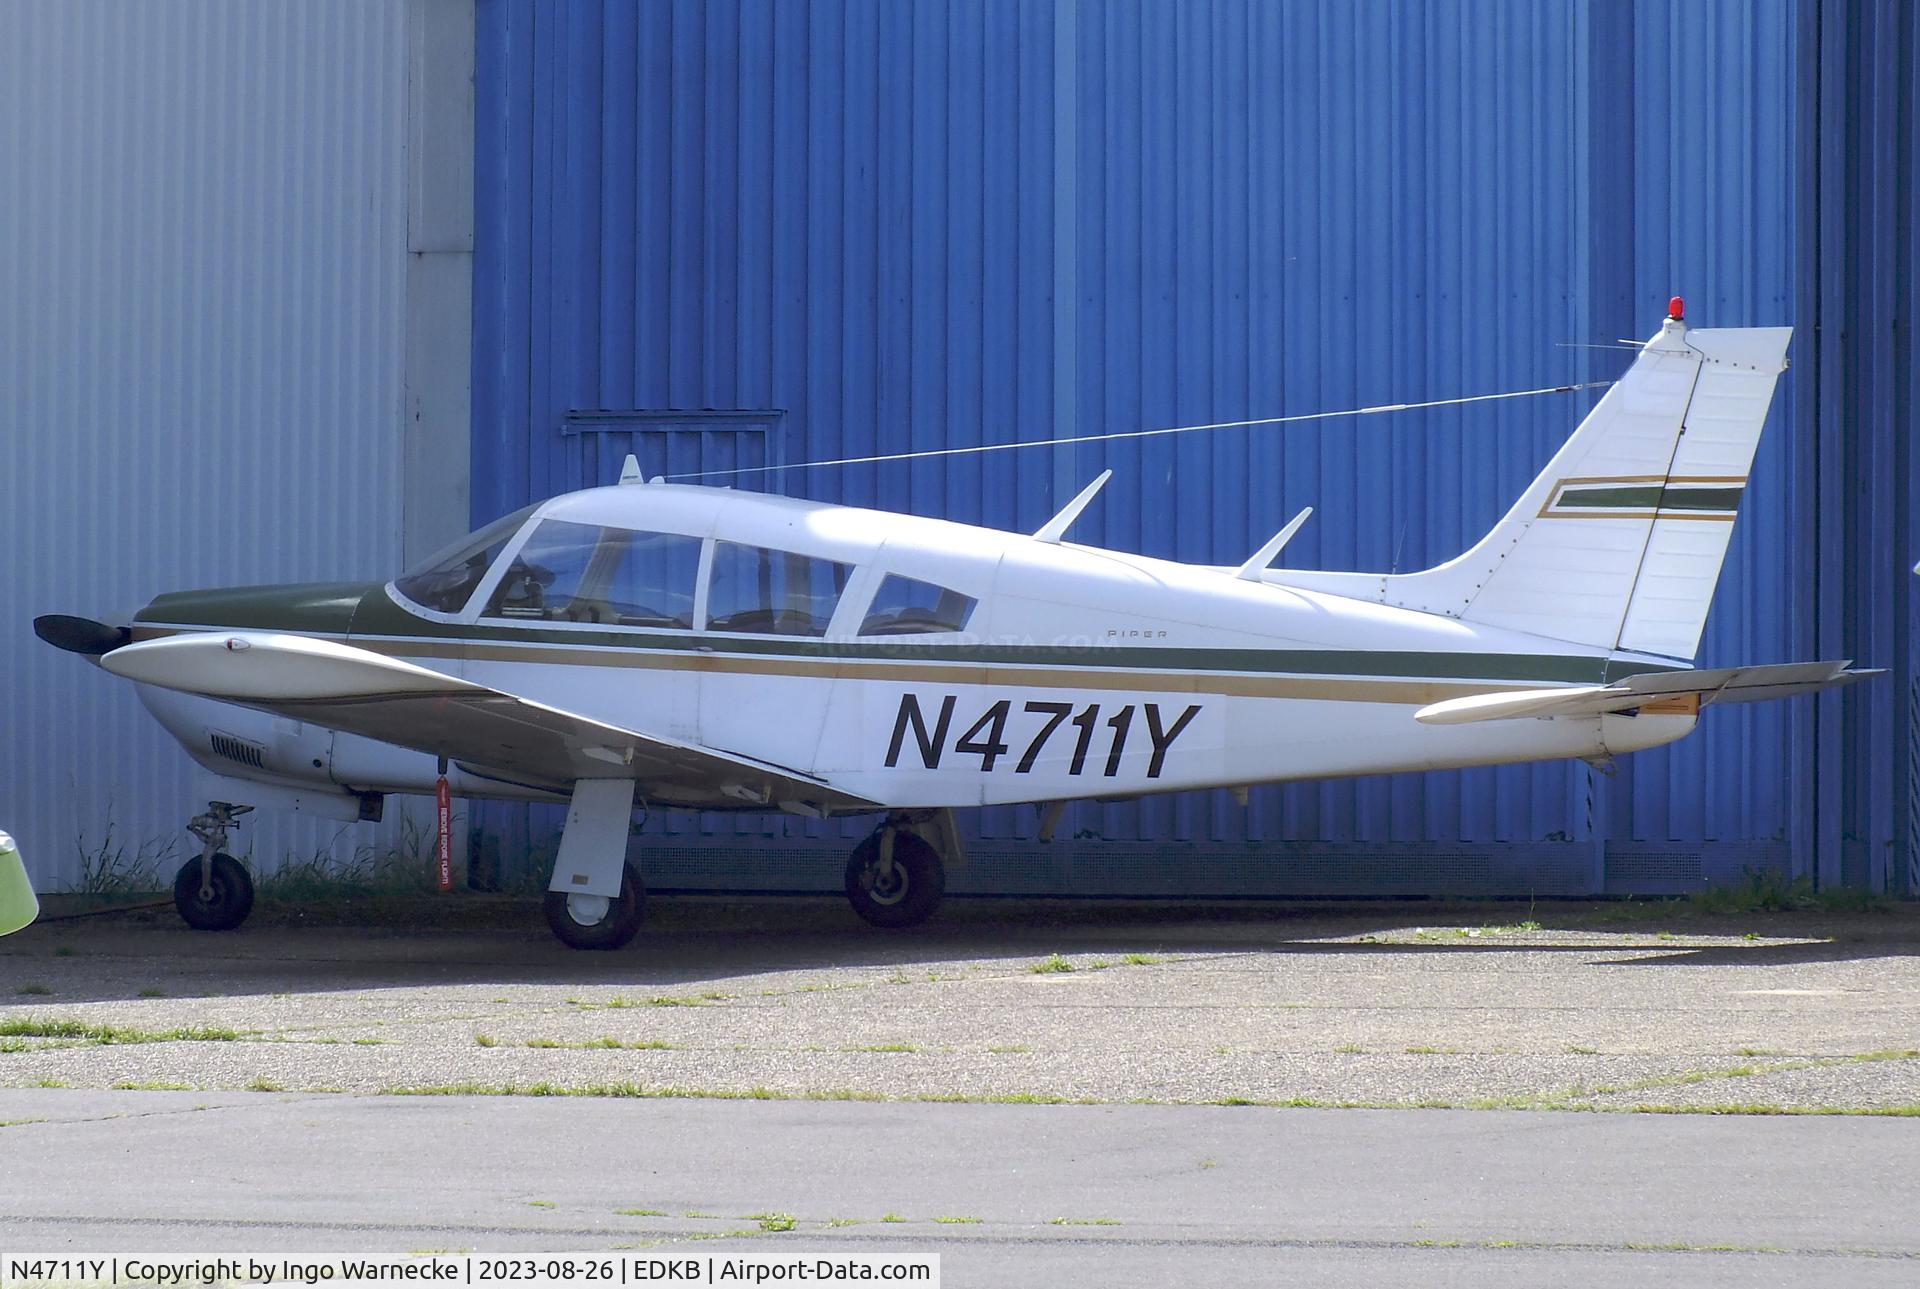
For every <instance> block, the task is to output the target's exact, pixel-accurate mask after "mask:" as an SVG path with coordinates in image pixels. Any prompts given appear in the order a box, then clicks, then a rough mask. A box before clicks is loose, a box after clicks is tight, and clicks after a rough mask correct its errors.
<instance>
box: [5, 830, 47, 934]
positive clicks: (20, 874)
mask: <svg viewBox="0 0 1920 1289" xmlns="http://www.w3.org/2000/svg"><path fill="white" fill-rule="evenodd" d="M39 916H40V901H39V900H37V899H35V898H34V897H33V883H32V882H30V881H28V880H27V866H26V864H24V863H23V862H21V859H20V852H19V850H17V849H16V848H15V847H14V844H13V838H11V837H9V836H7V834H5V833H3V832H0V935H12V934H13V933H14V932H15V931H18V930H19V929H20V928H21V927H23V926H25V925H27V923H29V922H31V921H33V920H34V919H35V918H37V917H39Z"/></svg>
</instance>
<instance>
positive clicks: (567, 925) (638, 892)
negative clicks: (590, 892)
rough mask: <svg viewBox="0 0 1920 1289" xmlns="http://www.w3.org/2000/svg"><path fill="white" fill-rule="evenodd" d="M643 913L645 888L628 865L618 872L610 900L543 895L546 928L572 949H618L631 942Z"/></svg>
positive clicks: (562, 893)
mask: <svg viewBox="0 0 1920 1289" xmlns="http://www.w3.org/2000/svg"><path fill="white" fill-rule="evenodd" d="M646 911H647V888H646V886H645V885H643V884H642V883H641V881H640V874H639V873H638V872H637V871H635V869H634V867H633V865H632V864H627V865H625V866H624V867H623V868H622V869H621V870H620V894H618V895H616V896H615V897H613V898H612V899H607V898H606V897H604V896H600V897H595V896H582V895H569V894H568V893H567V892H565V891H548V892H547V902H546V914H547V926H548V927H549V928H551V929H552V931H553V933H554V935H555V936H557V937H559V940H560V942H561V943H562V944H564V945H566V946H567V947H569V948H572V949H618V948H621V947H623V946H625V945H627V944H629V943H631V942H632V940H633V937H634V936H635V935H637V934H639V931H640V921H641V919H642V918H644V917H645V916H646Z"/></svg>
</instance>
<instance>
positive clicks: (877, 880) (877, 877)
mask: <svg viewBox="0 0 1920 1289" xmlns="http://www.w3.org/2000/svg"><path fill="white" fill-rule="evenodd" d="M867 877H868V881H867V894H868V895H869V896H871V897H872V898H873V902H874V903H875V904H898V903H899V902H900V901H901V900H904V899H906V898H907V886H908V879H907V869H906V866H905V865H904V864H889V865H887V866H886V868H885V869H884V870H882V869H881V867H880V866H879V865H878V864H875V865H874V866H873V867H872V868H870V869H868V870H867Z"/></svg>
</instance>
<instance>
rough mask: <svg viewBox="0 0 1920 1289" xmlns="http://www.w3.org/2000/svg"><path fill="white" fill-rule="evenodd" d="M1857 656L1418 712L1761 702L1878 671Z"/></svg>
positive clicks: (1462, 721) (1663, 675)
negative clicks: (1858, 662)
mask: <svg viewBox="0 0 1920 1289" xmlns="http://www.w3.org/2000/svg"><path fill="white" fill-rule="evenodd" d="M1879 674H1880V671H1879V670H1877V669H1873V670H1869V669H1864V668H1862V669H1855V668H1853V667H1852V665H1851V663H1850V662H1786V663H1774V664H1769V665H1766V666H1760V667H1722V668H1718V669H1716V670H1711V671H1661V672H1651V673H1647V674H1644V675H1639V676H1630V677H1628V678H1627V679H1626V680H1623V681H1620V682H1619V683H1618V684H1613V685H1582V686H1578V687H1574V688H1560V689H1526V690H1521V691H1520V692H1518V693H1514V692H1512V691H1508V692H1507V693H1501V694H1475V695H1474V696H1472V697H1470V698H1450V699H1448V700H1447V701H1445V702H1443V703H1434V704H1432V705H1431V706H1428V707H1423V708H1421V709H1420V710H1419V711H1417V712H1415V713H1414V714H1413V718H1414V719H1415V720H1417V721H1419V722H1421V723H1422V724H1423V725H1470V724H1473V723H1474V722H1476V721H1511V720H1522V719H1527V718H1534V719H1540V718H1544V717H1549V716H1604V715H1607V714H1608V713H1613V712H1632V711H1642V710H1645V711H1647V712H1649V713H1652V712H1658V711H1665V712H1671V713H1675V714H1691V713H1693V712H1696V711H1698V710H1699V709H1700V708H1701V707H1703V706H1705V705H1706V704H1708V703H1757V702H1763V701H1765V700H1767V699H1772V698H1792V697H1793V696H1794V695H1796V694H1813V693H1818V692H1819V691H1821V690H1823V689H1835V688H1838V687H1839V686H1841V685H1851V684H1852V683H1853V682H1855V681H1856V680H1864V679H1866V678H1867V677H1868V676H1877V675H1879Z"/></svg>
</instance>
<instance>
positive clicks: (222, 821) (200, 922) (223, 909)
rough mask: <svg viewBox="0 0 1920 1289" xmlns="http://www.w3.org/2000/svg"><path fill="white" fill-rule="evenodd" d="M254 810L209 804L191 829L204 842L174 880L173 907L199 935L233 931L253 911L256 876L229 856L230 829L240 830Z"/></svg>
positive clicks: (189, 826)
mask: <svg viewBox="0 0 1920 1289" xmlns="http://www.w3.org/2000/svg"><path fill="white" fill-rule="evenodd" d="M252 809H253V807H252V806H236V805H233V804H231V803H229V802H225V801H209V802H208V803H207V811H206V813H205V814H200V815H195V816H194V817H193V818H192V820H190V821H189V822H188V824H187V831H188V832H190V833H192V834H193V835H194V836H195V837H197V838H198V839H199V841H200V857H199V858H198V859H190V860H188V861H187V862H186V863H184V864H182V865H181V866H180V871H179V873H177V874H176V875H175V876H174V879H173V907H174V908H176V909H178V910H180V917H181V919H182V920H184V921H185V922H186V924H187V925H188V926H190V927H192V928H193V929H194V930H196V931H231V930H233V928H235V927H237V926H239V925H240V924H241V923H242V922H245V921H246V920H247V914H249V913H251V912H253V878H252V877H251V876H249V875H248V873H247V870H246V868H245V867H244V866H243V865H242V864H241V863H240V861H239V860H237V859H235V858H234V857H233V856H232V855H229V854H228V853H227V830H228V829H229V828H236V827H238V826H239V821H240V816H241V815H244V814H246V813H247V812H248V811H250V810H252Z"/></svg>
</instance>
